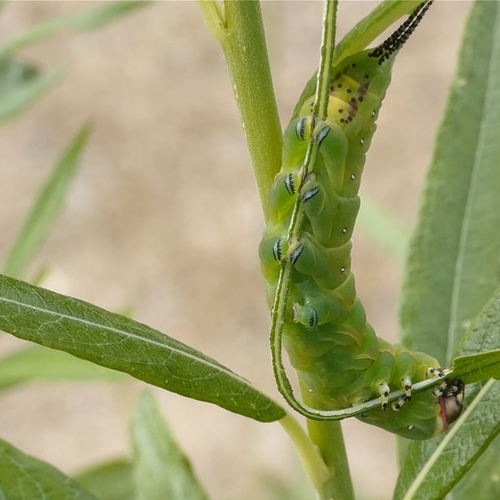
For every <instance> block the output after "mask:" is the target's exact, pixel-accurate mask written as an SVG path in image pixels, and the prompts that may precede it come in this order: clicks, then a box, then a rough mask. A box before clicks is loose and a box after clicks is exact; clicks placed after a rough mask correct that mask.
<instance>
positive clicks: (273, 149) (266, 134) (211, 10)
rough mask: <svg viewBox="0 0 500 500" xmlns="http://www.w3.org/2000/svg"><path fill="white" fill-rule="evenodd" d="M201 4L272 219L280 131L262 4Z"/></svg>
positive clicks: (231, 1)
mask: <svg viewBox="0 0 500 500" xmlns="http://www.w3.org/2000/svg"><path fill="white" fill-rule="evenodd" d="M198 3H199V5H200V8H201V10H202V13H203V15H204V17H205V22H206V23H207V25H208V27H209V29H210V31H211V32H212V34H213V35H214V37H215V39H216V40H217V41H218V42H219V44H220V46H221V48H222V52H223V54H224V58H225V60H226V64H227V67H228V71H229V75H230V77H231V81H232V84H233V90H234V95H235V98H236V102H237V104H238V108H239V111H240V115H241V123H242V126H243V130H244V132H245V137H246V139H247V145H248V149H249V152H250V156H251V159H252V164H253V168H254V174H255V179H256V183H257V188H258V191H259V197H260V201H261V205H262V210H263V212H264V217H265V219H266V220H268V218H269V214H268V196H269V189H270V187H271V184H272V182H273V179H274V177H275V175H276V174H277V173H278V171H279V169H280V166H281V148H282V136H281V125H280V122H279V116H278V108H277V106H276V99H275V97H274V90H273V84H272V78H271V70H270V67H269V58H268V54H267V48H266V41H265V36H264V27H263V24H262V15H261V10H260V4H259V2H257V1H255V0H252V1H248V0H247V1H245V0H226V2H225V3H224V8H223V9H221V8H220V6H219V5H218V4H216V3H215V2H206V1H201V0H200V1H199V2H198Z"/></svg>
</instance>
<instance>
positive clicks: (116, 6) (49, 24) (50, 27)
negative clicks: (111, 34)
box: [0, 1, 150, 57]
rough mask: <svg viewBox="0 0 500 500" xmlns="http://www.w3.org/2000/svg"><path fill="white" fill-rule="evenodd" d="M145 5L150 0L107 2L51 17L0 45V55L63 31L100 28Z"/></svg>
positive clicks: (8, 53)
mask: <svg viewBox="0 0 500 500" xmlns="http://www.w3.org/2000/svg"><path fill="white" fill-rule="evenodd" d="M147 5H150V2H145V1H136V2H133V1H130V2H127V1H125V2H117V1H115V2H107V3H105V4H104V5H100V6H98V7H96V8H94V9H92V10H89V11H88V12H79V13H77V14H65V15H62V16H57V17H53V18H52V19H49V20H48V21H44V22H42V23H40V24H38V25H36V26H34V27H32V28H30V29H29V30H28V31H26V32H25V33H23V34H22V35H19V36H17V37H15V38H12V39H11V40H8V41H7V42H4V43H3V45H0V57H5V55H10V54H12V53H13V52H15V51H16V50H19V49H21V48H22V47H26V46H28V45H32V44H34V43H38V42H40V41H42V40H46V39H48V38H51V37H53V36H55V35H57V34H59V33H61V32H63V31H70V30H73V31H91V30H96V29H99V28H102V27H104V26H106V25H107V24H109V23H112V22H113V21H115V20H117V19H118V18H120V17H122V16H124V15H126V14H130V13H132V12H135V11H136V10H137V9H140V8H142V7H146V6H147Z"/></svg>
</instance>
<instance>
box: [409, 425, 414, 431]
mask: <svg viewBox="0 0 500 500" xmlns="http://www.w3.org/2000/svg"><path fill="white" fill-rule="evenodd" d="M407 429H408V430H409V431H412V430H413V429H415V426H414V425H409V426H408V427H407Z"/></svg>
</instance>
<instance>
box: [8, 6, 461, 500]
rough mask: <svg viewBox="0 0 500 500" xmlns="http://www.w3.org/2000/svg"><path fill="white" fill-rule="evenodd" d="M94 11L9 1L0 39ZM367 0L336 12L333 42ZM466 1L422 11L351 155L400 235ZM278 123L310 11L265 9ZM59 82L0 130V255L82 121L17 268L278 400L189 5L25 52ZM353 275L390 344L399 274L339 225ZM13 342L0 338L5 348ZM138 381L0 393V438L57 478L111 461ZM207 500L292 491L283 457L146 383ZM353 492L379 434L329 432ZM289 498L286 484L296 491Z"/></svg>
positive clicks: (216, 88) (241, 198)
mask: <svg viewBox="0 0 500 500" xmlns="http://www.w3.org/2000/svg"><path fill="white" fill-rule="evenodd" d="M95 5H96V2H18V3H14V4H7V5H6V7H5V8H4V10H3V11H2V12H1V15H0V33H1V37H2V40H5V39H7V38H8V37H10V36H13V35H15V34H18V33H20V32H22V31H23V30H24V29H26V28H28V27H29V26H32V25H34V24H35V23H36V22H39V21H41V20H43V19H46V18H48V17H50V16H53V15H56V14H62V13H69V12H77V11H82V10H86V9H89V8H91V7H92V6H95ZM374 5H375V2H363V1H341V3H340V23H341V24H340V26H341V28H339V35H342V34H343V33H345V31H346V30H347V29H348V28H349V27H350V26H352V25H353V24H354V23H355V22H356V20H358V19H359V18H360V17H361V16H362V15H364V14H365V13H367V12H368V11H369V10H370V9H371V8H372V7H373V6H374ZM468 8H469V4H468V3H467V2H458V1H444V0H443V1H438V2H437V4H436V5H435V6H434V7H433V10H432V11H431V12H430V13H429V15H428V17H427V18H426V19H425V21H424V22H423V23H422V26H421V27H420V28H419V29H418V31H417V33H416V34H415V35H414V37H413V38H412V40H411V41H410V42H409V43H408V45H407V47H405V49H404V51H403V52H402V53H401V54H400V56H399V57H398V61H397V63H396V65H395V70H394V74H393V84H392V86H391V89H390V92H389V94H388V97H387V98H386V101H385V103H384V106H383V109H382V112H381V116H380V119H379V131H378V132H377V135H376V136H375V140H374V142H373V144H372V148H371V151H370V154H369V157H368V163H367V168H366V170H365V175H364V181H363V193H364V195H365V196H369V197H370V198H371V199H372V200H374V201H376V202H377V203H379V204H380V205H381V206H383V207H385V208H386V209H388V210H390V211H392V212H394V213H395V214H397V216H398V217H399V218H400V219H401V220H402V222H403V223H404V224H405V226H407V227H408V228H410V227H411V226H412V225H413V223H414V221H415V214H416V210H417V207H418V193H419V190H420V188H421V186H422V182H423V177H424V173H425V169H426V166H427V165H428V163H429V158H430V155H431V151H432V142H433V136H434V133H435V130H436V127H437V125H438V123H439V116H440V114H441V112H442V109H443V105H444V101H445V97H446V89H447V86H448V84H449V82H450V79H451V76H452V73H453V69H454V65H455V58H456V52H457V47H458V43H459V39H460V34H461V31H462V28H463V22H464V19H465V17H466V13H467V11H468ZM263 11H264V15H265V24H266V28H267V29H268V42H269V44H270V55H271V59H272V61H271V62H272V68H273V76H274V79H275V87H276V91H277V95H278V101H279V107H280V113H281V116H282V119H283V122H284V123H286V121H287V120H288V118H289V116H290V114H291V111H292V109H293V106H294V104H295V101H296V99H297V97H298V95H299V94H300V92H301V90H302V86H303V85H304V83H305V82H306V81H307V79H308V78H309V77H310V75H311V74H312V72H313V71H314V69H315V67H316V65H317V59H318V56H317V47H318V42H319V38H320V31H319V30H320V22H321V21H320V19H321V11H322V5H321V3H320V2H315V1H314V2H313V1H310V2H265V3H264V5H263ZM22 55H23V58H24V59H25V60H28V61H31V62H34V63H36V64H38V65H40V67H41V68H43V69H44V70H49V69H52V68H55V67H57V66H59V65H66V66H67V67H68V68H69V69H70V73H69V75H68V77H67V78H66V80H65V81H64V83H63V84H61V85H60V86H59V87H57V88H56V89H55V90H53V91H52V92H51V93H50V94H48V95H47V96H45V97H44V98H43V99H42V100H40V101H39V102H38V103H37V104H36V106H35V107H34V108H33V109H32V110H30V111H29V112H27V113H24V114H23V115H22V116H20V117H19V118H18V119H17V120H16V121H15V122H13V123H12V124H9V125H8V126H7V127H4V128H3V129H2V134H1V138H0V158H1V159H2V161H1V162H0V176H1V179H2V182H1V183H0V200H1V201H0V207H1V210H0V227H1V228H2V231H1V234H0V252H1V254H0V255H5V252H6V250H7V248H8V245H9V242H11V241H12V239H13V237H14V235H15V234H16V231H17V230H18V228H19V225H20V224H21V221H22V220H23V217H24V215H25V213H26V211H27V209H28V207H29V205H30V200H31V198H32V196H33V195H34V193H35V192H36V191H37V189H38V187H39V186H40V184H41V183H42V181H43V179H44V178H45V177H46V175H47V173H48V172H49V169H50V166H51V164H52V163H53V162H54V161H55V159H56V157H57V155H58V152H59V151H60V150H61V149H62V148H63V147H64V145H65V144H66V143H67V142H68V141H69V140H70V138H71V137H72V136H73V135H74V134H75V133H76V132H77V130H78V129H79V127H80V126H81V125H82V123H83V122H85V121H88V120H91V121H92V123H93V125H94V132H93V136H92V139H91V142H90V144H89V147H88V150H87V152H86V154H85V159H84V161H83V164H82V166H81V172H80V173H79V176H78V179H77V181H76V182H75V185H74V188H73V190H72V194H71V197H70V199H69V201H68V204H67V207H66V210H65V212H64V214H63V215H62V217H61V219H60V220H59V221H58V223H57V225H56V227H55V228H54V231H53V232H52V234H51V236H50V238H49V240H48V241H47V242H46V244H45V246H44V248H43V251H42V252H41V254H40V256H39V258H38V259H37V261H36V263H35V264H34V266H33V270H34V271H35V270H37V269H39V268H40V267H41V266H48V268H49V269H50V273H49V275H48V277H47V279H46V281H45V283H44V285H45V286H47V287H49V288H52V289H54V290H56V291H59V292H61V293H65V294H69V295H72V296H75V297H79V298H82V299H85V300H88V301H91V302H93V303H95V304H98V305H100V306H102V307H105V308H109V309H111V310H120V309H122V308H124V307H127V306H132V307H133V308H134V315H135V318H136V319H138V320H140V321H142V322H145V323H147V324H149V325H151V326H154V327H156V328H158V329H160V330H162V331H163V332H165V333H167V334H169V335H171V336H173V337H175V338H177V339H179V340H181V341H183V342H185V343H187V344H189V345H192V346H194V347H196V348H197V349H199V350H201V351H203V352H205V353H207V354H208V355H210V356H212V357H214V358H216V359H217V360H219V361H220V362H222V363H224V364H226V365H227V366H229V367H230V368H232V369H233V370H235V371H236V372H238V373H240V374H242V375H244V376H245V377H247V378H248V379H250V380H251V381H252V382H254V383H255V384H256V385H257V386H259V387H261V388H262V389H263V390H265V391H266V392H267V393H269V394H273V395H276V394H277V393H276V390H275V388H274V381H273V377H272V370H271V367H270V363H269V353H268V346H267V343H268V341H267V335H268V333H267V332H268V327H269V313H268V311H267V309H266V306H265V301H264V295H263V279H262V277H261V275H260V271H259V262H258V258H257V245H258V242H259V239H260V235H261V231H262V229H263V220H262V214H261V211H260V206H259V201H258V198H257V194H256V190H255V187H254V181H253V178H252V172H251V169H250V165H249V159H248V155H247V151H246V146H245V142H244V138H243V134H242V131H241V127H240V124H239V121H238V112H237V109H236V106H235V103H234V100H233V96H232V89H231V85H230V82H229V79H228V76H227V73H226V70H225V67H224V62H223V58H222V56H221V53H220V51H219V48H218V46H217V44H216V43H215V42H214V41H213V40H212V39H211V37H210V35H209V33H208V31H207V30H206V29H205V26H204V24H203V20H202V17H201V14H200V12H199V10H198V7H197V5H196V4H195V3H194V2H162V3H158V4H155V5H152V6H150V7H148V8H146V9H144V10H142V11H141V12H139V13H136V14H135V15H132V16H130V17H128V18H126V19H124V20H122V21H119V22H117V23H115V24H114V25H112V26H110V27H108V28H106V29H104V30H101V31H98V32H93V33H87V34H68V35H64V36H59V37H57V38H56V39H54V40H52V41H49V42H44V43H42V44H39V45H38V46H36V47H33V48H29V49H27V50H25V51H23V53H22ZM355 242H356V244H355V249H354V255H353V271H354V273H355V274H356V278H357V284H358V294H359V295H360V296H361V298H362V300H363V302H364V304H365V306H366V309H367V313H368V317H369V318H370V321H371V323H372V324H373V325H374V326H375V329H376V330H377V331H378V332H379V335H382V336H383V337H385V338H386V339H388V340H394V339H395V338H396V323H397V320H396V317H397V297H398V290H399V286H400V280H401V269H400V266H399V265H398V263H397V262H396V261H395V260H393V259H391V257H390V256H387V255H384V252H383V251H381V250H380V248H379V247H378V246H377V245H376V244H375V243H374V242H373V241H372V240H370V239H369V238H368V237H367V236H366V235H365V234H363V231H362V230H358V231H357V232H356V233H355ZM17 346H18V343H17V342H13V340H12V339H10V338H8V337H7V336H4V337H3V338H1V339H0V348H1V349H2V350H3V351H4V352H5V351H7V350H8V349H11V348H15V347H17ZM142 388H143V385H141V384H140V383H138V382H130V383H126V384H123V385H119V386H111V387H110V386H107V385H105V384H98V383H94V384H79V385H75V384H69V383H68V384H54V385H50V384H41V385H40V384H39V385H30V386H26V387H23V388H20V389H16V390H13V391H10V392H7V393H5V394H2V396H1V397H0V407H1V408H2V411H1V412H0V436H1V437H2V438H4V439H7V440H9V441H10V442H12V443H13V444H15V445H16V446H19V447H20V448H21V449H22V450H24V451H25V452H28V453H31V454H34V455H36V456H38V457H40V458H43V459H45V460H47V461H49V462H51V463H53V464H54V465H56V466H57V467H59V468H60V469H62V470H63V471H65V472H68V473H73V472H75V471H77V470H80V469H82V468H85V467H88V466H89V465H91V464H92V463H94V462H95V461H100V460H106V459H109V458H112V457H115V456H117V455H123V454H127V453H128V449H129V448H128V442H127V425H128V424H127V422H128V419H129V417H130V415H131V413H132V411H133V407H134V404H135V401H136V398H137V394H138V392H139V391H140V390H141V389H142ZM155 393H156V394H157V396H158V400H159V401H160V403H161V405H162V407H163V409H164V413H165V415H166V416H167V418H168V420H169V421H170V423H171V425H172V427H173V428H174V430H175V432H176V434H177V436H178V439H179V441H180V443H181V445H182V446H183V448H184V449H185V450H186V452H187V453H188V454H189V456H190V457H191V459H192V462H193V465H194V467H195V470H196V472H197V473H198V475H199V476H200V478H201V480H202V481H203V483H204V484H205V485H206V488H207V489H208V491H209V492H210V494H211V496H212V498H214V499H220V500H229V499H242V500H243V499H245V500H246V499H255V498H259V499H267V498H270V488H269V486H268V484H267V483H268V479H269V477H275V478H277V481H279V482H282V483H283V484H287V485H288V486H292V487H294V488H295V484H296V483H297V484H298V483H300V482H302V481H303V479H301V477H302V476H301V474H302V473H301V472H300V465H299V464H298V461H297V458H296V456H295V452H294V450H293V448H292V446H291V445H290V444H289V442H288V440H287V437H286V435H285V434H284V432H283V431H282V429H281V428H280V426H279V425H277V424H267V425H263V424H258V423H256V422H253V421H250V420H247V419H244V418H242V417H240V416H236V415H233V414H229V413H226V412H224V411H223V410H220V409H219V408H217V407H214V406H210V405H207V404H201V403H197V402H194V401H190V400H188V399H185V398H182V397H180V396H177V395H173V394H168V393H165V392H162V391H155ZM344 427H345V430H346V439H347V446H348V450H349V455H350V457H351V465H352V473H353V477H354V482H355V483H356V489H357V491H358V492H359V493H360V495H361V498H370V499H386V498H390V496H391V491H392V487H393V484H394V482H395V480H396V458H395V440H394V438H393V436H391V435H389V434H387V433H385V432H383V431H379V430H377V429H373V428H371V427H368V426H365V425H363V424H361V423H359V422H357V421H349V422H346V423H345V426H344ZM297 487H298V486H297Z"/></svg>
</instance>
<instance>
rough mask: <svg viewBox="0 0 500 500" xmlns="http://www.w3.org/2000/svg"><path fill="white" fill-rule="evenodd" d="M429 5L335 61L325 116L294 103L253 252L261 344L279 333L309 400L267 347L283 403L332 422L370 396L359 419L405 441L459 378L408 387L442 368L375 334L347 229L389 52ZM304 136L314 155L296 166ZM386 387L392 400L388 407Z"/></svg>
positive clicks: (427, 425) (457, 396)
mask: <svg viewBox="0 0 500 500" xmlns="http://www.w3.org/2000/svg"><path fill="white" fill-rule="evenodd" d="M432 1H433V0H426V1H424V2H422V4H420V5H419V6H418V7H417V9H416V10H415V11H414V12H413V13H412V14H411V15H410V16H409V18H408V19H407V20H406V21H405V22H404V23H403V24H402V25H401V26H400V27H399V28H398V29H397V30H396V31H395V32H394V33H393V34H392V35H391V36H390V37H389V38H388V39H387V40H386V41H385V42H383V43H382V44H381V45H379V46H378V47H376V48H374V49H372V50H364V51H362V52H358V53H356V54H354V55H352V56H349V57H347V58H345V59H344V60H342V61H340V62H339V63H337V65H336V66H335V68H334V72H333V74H334V77H333V81H332V83H331V86H330V92H329V101H328V111H327V117H326V120H324V121H322V120H318V119H317V118H316V117H315V116H314V115H313V114H312V109H313V104H314V100H315V96H311V97H310V98H309V99H306V100H305V102H304V104H303V106H302V108H301V109H300V111H299V113H298V116H297V118H295V119H293V120H292V122H291V123H290V124H289V125H288V127H287V128H286V130H285V132H284V148H283V154H282V169H281V171H280V173H279V174H278V175H277V176H276V178H275V180H274V183H273V185H272V187H271V191H270V204H269V206H270V220H269V221H268V224H267V227H266V229H265V232H264V236H263V240H262V242H261V245H260V248H259V256H260V259H261V262H262V272H263V274H264V277H265V279H266V289H267V298H268V303H269V306H270V307H271V308H272V309H273V308H275V309H274V310H273V330H272V332H271V337H272V342H271V343H272V349H277V352H279V353H281V343H280V342H281V338H282V342H283V344H284V346H285V349H286V350H287V352H288V355H289V358H290V361H291V363H292V365H293V367H294V368H295V370H296V371H297V374H298V377H299V380H300V382H301V385H302V386H303V387H304V388H306V390H307V391H308V392H309V396H310V397H311V398H312V399H313V400H314V402H315V408H314V409H312V408H309V407H307V406H305V405H304V404H302V403H299V402H298V401H297V400H296V399H295V398H294V396H293V393H292V390H291V386H290V383H289V382H288V379H287V378H286V375H283V376H280V375H279V374H280V373H281V372H283V373H284V369H283V368H282V365H281V357H280V356H281V354H279V356H278V361H276V359H275V358H276V355H275V356H274V358H273V359H274V362H275V373H276V377H277V381H278V387H279V388H280V390H281V392H282V393H283V395H284V396H285V398H286V399H287V401H288V402H289V403H290V404H291V405H292V406H293V407H294V408H295V409H297V410H298V411H299V412H301V413H302V414H304V415H306V416H308V417H310V418H318V419H321V418H324V417H325V416H327V417H329V418H330V417H331V418H333V419H340V418H345V417H346V416H349V414H350V413H349V409H352V407H353V406H354V407H356V406H357V405H363V404H365V403H366V402H367V401H369V400H373V399H375V398H378V397H380V400H381V404H379V405H377V407H376V408H375V409H370V410H367V411H364V412H363V413H361V414H359V413H360V412H358V414H359V418H360V419H362V420H363V421H365V422H367V423H370V424H373V425H377V426H379V427H382V428H384V429H386V430H388V431H390V432H394V433H397V434H400V435H402V436H405V437H407V438H411V439H427V438H430V437H432V436H434V435H436V434H438V433H439V432H441V431H443V430H445V429H446V428H447V427H448V425H449V424H450V423H451V422H453V421H454V420H455V419H456V418H457V417H458V416H459V414H460V412H461V410H462V400H463V393H464V384H463V383H462V382H461V381H460V380H445V379H443V381H441V383H440V385H439V386H438V387H437V388H436V389H434V390H432V389H428V390H427V391H421V392H417V393H413V394H412V388H413V386H414V384H415V383H418V382H421V381H424V380H426V379H428V378H441V377H444V375H445V373H444V372H443V371H442V370H441V369H440V368H439V365H438V362H437V360H436V359H434V358H432V357H431V356H428V355H427V354H424V353H420V352H412V351H410V350H408V349H406V348H404V347H402V346H400V345H391V344H389V343H387V342H385V341H384V340H382V339H380V338H378V337H377V336H376V335H375V332H374V330H373V328H372V327H371V326H370V325H369V323H367V321H366V315H365V311H364V308H363V306H362V304H361V302H360V301H359V299H358V298H357V297H356V289H355V283H354V276H353V275H352V273H351V272H350V265H351V247H352V243H351V236H352V232H353V228H354V223H355V220H356V216H357V213H358V209H359V206H360V200H359V197H358V195H357V194H358V189H359V185H360V181H361V174H362V171H363V166H364V163H365V155H366V152H367V151H368V148H369V147H370V143H371V140H372V137H373V134H374V132H375V129H376V125H375V122H376V120H377V117H378V113H379V110H380V107H381V103H382V100H383V99H384V96H385V93H386V90H387V88H388V86H389V83H390V77H391V68H392V65H393V62H394V59H395V55H396V54H397V52H398V51H399V49H400V48H401V47H402V45H403V44H404V43H405V42H406V40H407V39H408V37H409V36H410V34H411V33H412V32H413V30H414V29H415V27H416V26H417V25H418V23H419V22H420V20H421V19H422V17H423V15H424V13H425V12H426V11H427V9H428V8H429V6H430V5H431V3H432ZM311 141H312V142H313V143H315V144H316V145H317V146H318V148H319V154H318V156H317V159H316V161H315V162H314V164H313V166H312V168H307V167H306V166H305V165H306V164H307V161H306V160H305V157H306V151H307V149H308V146H309V144H310V142H311ZM287 273H289V274H288V275H289V276H290V278H289V279H288V281H287V279H285V278H284V277H285V276H287ZM283 286H284V287H285V290H286V291H285V292H283V289H284V288H283ZM284 293H285V295H283V294H284ZM284 297H285V298H284ZM280 300H281V301H282V304H283V307H282V310H283V313H281V312H280V311H279V310H277V308H278V305H279V304H280ZM280 310H281V307H280ZM274 318H276V321H274ZM273 335H274V336H273ZM273 339H274V340H273ZM273 343H274V344H276V343H277V345H273ZM275 352H276V351H273V353H275ZM280 370H281V371H280ZM398 390H401V391H402V392H401V396H400V397H399V399H397V400H396V401H394V402H393V403H392V404H391V405H388V399H389V395H390V394H391V393H392V392H394V391H398ZM372 407H373V405H372V406H370V408H372ZM367 408H368V406H367Z"/></svg>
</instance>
